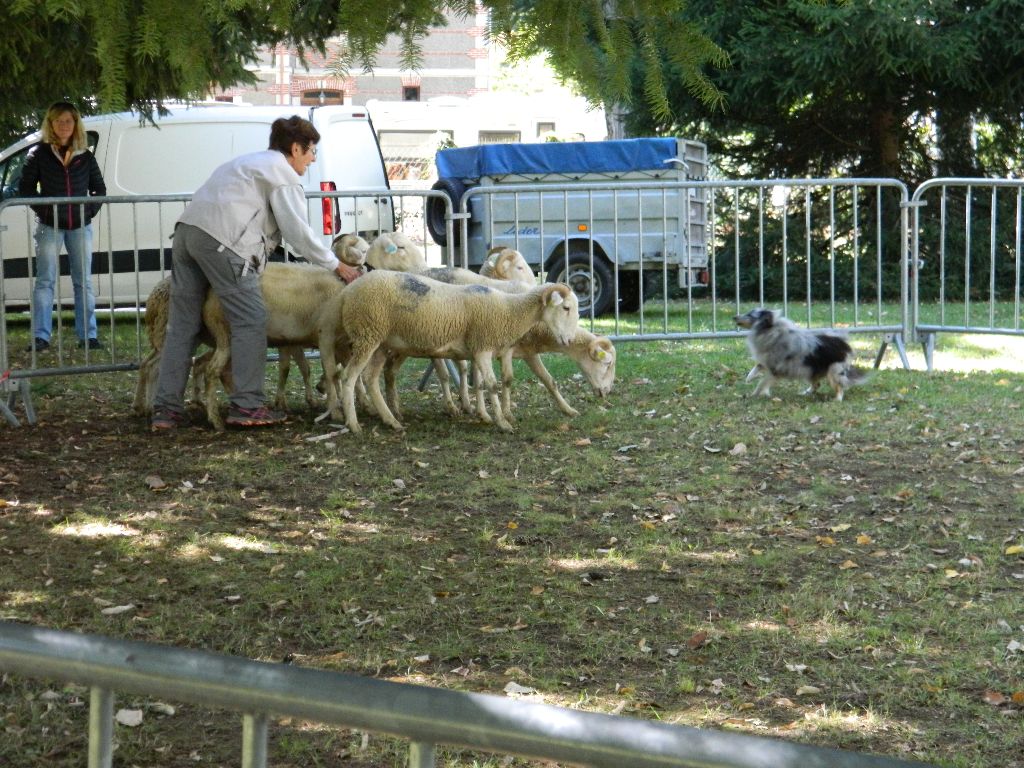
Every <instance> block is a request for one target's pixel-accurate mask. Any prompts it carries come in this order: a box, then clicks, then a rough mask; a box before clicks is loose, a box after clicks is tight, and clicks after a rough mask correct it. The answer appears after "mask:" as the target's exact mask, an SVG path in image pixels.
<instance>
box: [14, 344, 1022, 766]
mask: <svg viewBox="0 0 1024 768" xmlns="http://www.w3.org/2000/svg"><path fill="white" fill-rule="evenodd" d="M876 341H877V340H874V339H871V338H870V337H867V336H866V337H857V339H856V342H857V346H858V349H859V352H860V353H861V355H862V359H863V360H864V361H865V364H867V365H870V361H871V360H872V358H873V356H874V353H875V349H876V347H875V346H874V345H875V342H876ZM910 351H911V354H912V356H913V357H912V360H913V362H914V363H915V368H916V370H913V371H909V372H908V371H903V370H901V369H898V368H895V367H893V366H894V365H895V363H896V361H895V360H893V359H892V358H893V357H894V355H893V354H892V353H891V352H890V354H889V356H888V358H887V359H886V363H885V367H884V368H883V370H881V371H879V372H878V373H877V374H876V375H875V376H874V377H873V379H872V381H871V382H870V383H869V384H868V385H866V386H864V387H862V388H859V389H856V390H853V391H851V392H850V393H849V395H848V398H847V400H846V401H845V402H843V403H834V402H831V401H830V400H828V399H827V398H826V397H825V396H824V395H820V396H819V397H813V398H805V397H802V396H801V395H800V394H799V389H800V387H799V385H797V384H796V383H790V384H783V385H781V386H779V387H777V388H776V391H775V395H776V397H774V398H773V399H770V400H756V401H755V400H751V399H749V398H748V397H747V396H746V395H747V394H749V386H748V385H745V384H744V383H743V377H744V375H745V374H746V371H747V370H748V368H749V361H748V359H747V356H746V354H745V351H744V349H743V346H742V342H741V341H739V340H724V341H722V340H719V341H701V340H695V341H687V342H684V343H657V342H653V343H646V344H643V345H640V344H620V345H619V354H620V357H619V365H618V382H617V385H616V388H615V390H614V391H613V393H612V395H611V397H610V398H609V399H608V400H607V401H604V402H600V401H596V400H595V399H594V398H593V397H592V396H591V395H590V394H589V393H587V392H586V391H585V390H584V386H583V383H582V382H580V381H578V380H576V379H573V378H572V374H573V370H572V369H571V364H567V363H566V362H564V361H562V360H558V359H551V360H550V367H551V369H552V371H553V373H555V375H556V377H557V378H558V379H559V380H560V381H561V382H562V385H563V391H564V392H565V393H566V396H567V397H568V398H569V400H570V401H571V402H572V403H573V404H574V405H576V406H577V407H578V408H579V410H580V411H581V412H582V415H581V416H580V417H578V418H576V419H572V420H569V419H566V418H565V417H563V416H562V415H561V414H559V413H558V412H557V411H556V410H555V409H554V408H553V406H552V405H551V404H550V402H549V401H548V399H547V396H546V394H545V393H544V391H543V390H542V389H541V388H540V387H539V385H536V383H535V382H533V381H532V380H530V379H529V378H528V377H527V376H526V375H520V376H519V379H518V380H519V382H520V383H519V384H518V389H517V395H516V400H517V403H518V409H517V414H518V423H517V429H516V432H515V433H514V434H512V435H504V434H501V433H498V432H496V431H495V430H494V429H492V428H490V427H487V426H485V425H482V424H479V423H477V422H475V421H473V420H471V419H469V418H465V419H457V420H453V419H451V418H449V417H447V416H446V415H444V413H443V409H442V408H441V405H440V402H439V399H438V397H437V396H436V393H435V392H433V391H432V389H431V390H428V391H427V392H425V393H418V392H416V391H415V388H414V383H415V380H416V379H418V375H419V369H418V367H416V366H412V365H411V364H410V365H409V366H408V368H407V371H406V380H405V386H404V387H403V392H404V400H403V404H404V407H405V412H406V417H405V424H406V426H407V430H406V431H405V432H404V433H401V434H399V433H394V432H392V431H391V430H389V429H386V428H382V427H380V426H378V425H377V424H376V423H375V421H374V420H373V419H372V417H365V418H364V426H367V427H370V429H368V430H367V431H366V432H365V433H364V434H362V435H360V436H358V437H357V436H353V435H349V434H339V435H336V436H334V437H332V438H330V439H327V440H313V438H318V437H321V436H322V435H324V434H326V433H328V432H331V431H334V430H336V429H337V427H332V426H330V425H329V424H326V423H314V422H313V420H312V416H311V415H310V414H307V413H305V411H304V410H303V408H304V406H303V404H302V398H301V393H300V390H299V389H298V386H297V384H296V385H295V388H294V389H293V390H292V392H291V402H292V404H293V408H294V410H295V415H294V416H293V417H292V418H291V419H290V421H289V422H288V423H287V424H285V425H283V426H280V427H276V428H271V429H266V430H262V431H235V432H227V433H225V434H216V433H214V432H212V431H210V430H209V429H207V428H206V427H205V426H203V425H202V420H201V418H200V417H199V416H198V413H197V415H196V416H197V419H196V420H197V422H198V423H197V424H196V425H195V426H192V427H189V428H186V429H183V430H180V431H179V432H178V433H177V434H173V435H169V436H153V435H151V434H149V433H148V432H147V431H146V428H145V423H144V422H143V421H142V420H141V419H138V418H136V417H134V416H132V415H131V413H130V402H131V395H132V388H133V387H134V383H135V375H134V374H132V373H124V372H122V373H118V374H98V375H88V376H79V377H74V378H71V377H67V378H48V379H41V380H38V381H36V382H34V384H33V397H34V403H35V406H36V409H37V411H38V415H39V419H40V422H39V424H38V425H37V426H35V427H25V428H21V429H11V428H9V427H6V426H0V441H2V456H3V458H2V460H0V554H2V556H3V568H2V569H0V616H2V617H3V618H5V619H13V620H18V621H24V622H31V623H36V624H39V625H44V626H48V627H54V628H60V629H72V630H78V631H84V632H96V633H101V634H106V635H112V636H116V637H123V638H130V639H136V640H147V641H152V642H157V643H165V644H169V645H176V646H183V647H191V648H205V649H209V650H215V651H218V652H225V653H234V654H240V655H243V656H247V657H251V658H256V659H261V660H270V661H289V662H291V663H295V664H302V665H305V666H311V667H319V668H326V669H339V670H345V671H349V672H355V673H358V674H364V675H370V676H374V677H380V678H387V679H394V680H403V681H411V682H417V683H422V684H426V685H432V686H439V687H447V688H455V689H460V690H472V691H483V692H490V693H495V694H499V695H500V694H501V693H502V691H503V689H504V687H505V686H506V685H507V684H508V683H509V682H516V683H518V684H520V685H522V686H528V687H530V688H533V689H535V690H536V691H537V694H536V696H537V697H538V698H540V699H542V700H544V701H547V702H549V703H554V704H560V705H564V706H568V707H577V708H584V709H588V710H595V711H602V712H618V713H622V714H626V715H629V716H633V717H640V718H657V719H659V720H662V721H665V722H671V723H682V724H686V725H693V726H700V727H707V728H718V729H728V730H733V731H737V732H747V733H753V734H758V735H763V736H770V737H777V738H783V739H790V740H796V741H801V742H808V743H814V744H820V745H827V746H831V747H839V748H845V749H852V750H861V751H868V752H873V753H880V754H886V755H892V756H898V757H909V758H917V759H921V760H925V761H929V762H934V763H936V764H940V765H943V766H949V767H950V768H966V767H967V766H979V767H980V766H993V765H999V766H1017V767H1018V768H1019V767H1020V766H1022V765H1024V759H1022V758H1021V753H1020V733H1021V728H1022V723H1021V719H1022V713H1024V649H1022V648H1021V643H1024V608H1022V606H1024V602H1022V600H1021V597H1022V590H1024V555H1022V554H1021V552H1022V551H1024V549H1022V545H1024V515H1022V512H1024V458H1022V451H1024V418H1022V416H1024V414H1022V404H1024V373H1022V370H1024V355H1022V354H1021V350H1020V347H1019V346H1014V345H1008V344H1006V343H1005V340H996V339H992V338H990V337H982V338H979V337H971V338H970V339H967V338H956V337H943V338H942V339H941V341H940V344H939V349H938V352H937V354H936V367H937V368H938V369H939V370H940V372H937V373H932V374H928V373H925V372H923V370H922V368H923V365H922V364H921V358H920V355H919V354H918V351H917V350H910ZM123 605H131V606H132V608H131V609H129V610H126V611H124V612H122V613H117V614H114V615H109V614H105V613H104V612H103V609H104V608H107V607H111V606H123ZM85 698H86V697H85V692H84V691H83V690H82V689H80V688H76V687H74V686H65V685H62V684H60V683H57V682H45V681H43V682H39V681H32V680H26V679H23V678H16V677H10V676H5V677H2V678H0V712H2V717H3V724H2V728H3V738H2V739H0V764H4V765H12V766H42V765H46V766H71V765H81V764H82V763H83V760H84V758H83V755H84V744H85V738H86V723H87V714H86V710H87V707H86V706H84V704H83V702H84V701H85ZM157 703H158V702H156V701H155V700H150V699H143V698H139V697H120V698H119V699H118V702H117V707H131V708H141V709H142V710H143V712H144V713H145V714H144V719H143V722H142V724H141V725H140V726H138V727H136V728H128V727H124V726H118V729H117V734H116V735H117V741H118V750H117V753H116V756H115V763H116V764H117V765H121V766H134V765H138V766H156V765H159V766H186V765H188V766H194V765H235V764H237V762H238V743H239V730H240V721H239V720H238V719H237V718H236V717H235V716H233V715H230V714H227V713H223V712H212V711H208V710H202V709H198V708H195V707H193V706H190V705H188V704H187V703H181V702H169V703H171V704H173V705H174V710H173V714H167V713H168V712H170V711H171V710H168V709H164V708H161V707H157V706H154V705H155V704H157ZM271 735H272V744H271V761H272V764H273V765H275V766H337V765H344V766H398V765H404V760H405V755H404V746H403V745H402V743H401V742H396V741H394V740H392V739H390V738H386V737H382V736H375V735H371V736H369V737H366V736H365V735H364V734H360V733H352V732H348V731H342V730H337V729H329V728H325V727H322V726H318V725H315V724H310V723H303V722H296V721H275V722H274V723H273V725H272V727H271ZM439 762H440V763H441V764H442V765H450V766H470V765H475V766H488V767H489V766H499V765H506V764H509V763H508V761H506V760H505V759H504V758H502V757H500V756H498V757H492V756H487V755H482V754H472V753H467V752H463V751H459V750H444V751H442V753H441V756H440V760H439ZM511 764H514V765H525V764H526V763H524V762H522V761H518V760H516V761H513V762H512V763H511Z"/></svg>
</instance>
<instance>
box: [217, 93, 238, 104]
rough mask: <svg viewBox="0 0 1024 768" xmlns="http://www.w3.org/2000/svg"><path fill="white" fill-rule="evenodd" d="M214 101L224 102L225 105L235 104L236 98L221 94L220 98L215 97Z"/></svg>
mask: <svg viewBox="0 0 1024 768" xmlns="http://www.w3.org/2000/svg"><path fill="white" fill-rule="evenodd" d="M213 100H214V101H223V102H224V103H225V104H234V102H235V97H234V96H228V95H226V94H221V95H219V96H214V97H213Z"/></svg>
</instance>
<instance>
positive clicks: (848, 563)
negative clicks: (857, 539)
mask: <svg viewBox="0 0 1024 768" xmlns="http://www.w3.org/2000/svg"><path fill="white" fill-rule="evenodd" d="M851 568H860V566H859V565H857V564H856V563H855V562H853V560H844V561H843V562H841V563H840V564H839V570H841V571H848V570H850V569H851Z"/></svg>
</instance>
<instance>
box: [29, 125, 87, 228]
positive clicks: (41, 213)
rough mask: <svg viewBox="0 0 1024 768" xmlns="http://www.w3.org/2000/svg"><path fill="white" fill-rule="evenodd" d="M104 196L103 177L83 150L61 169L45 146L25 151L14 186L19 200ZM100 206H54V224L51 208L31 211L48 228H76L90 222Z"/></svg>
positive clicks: (62, 164) (55, 157) (45, 207)
mask: <svg viewBox="0 0 1024 768" xmlns="http://www.w3.org/2000/svg"><path fill="white" fill-rule="evenodd" d="M105 194H107V185H106V184H104V183H103V174H102V173H100V166H99V163H97V162H96V157H95V156H94V155H93V153H92V152H90V151H88V150H86V151H85V152H80V153H78V154H77V155H75V156H74V157H72V158H71V162H70V163H68V165H67V167H66V168H65V167H64V163H62V162H61V161H60V158H59V157H57V153H56V152H54V150H53V148H52V147H51V146H50V145H49V144H45V143H43V142H40V143H38V144H36V145H35V146H34V147H32V149H30V150H29V151H28V155H27V157H26V158H25V165H24V166H23V168H22V171H21V182H20V183H19V184H18V196H19V197H86V196H89V195H105ZM101 205H102V203H89V204H87V205H85V206H82V205H80V204H79V205H75V204H67V205H58V206H57V212H58V213H57V216H58V222H57V223H56V224H54V221H53V210H54V206H52V205H36V206H33V207H32V210H34V211H35V212H36V215H37V216H38V217H39V220H40V221H42V222H43V224H45V225H46V226H48V227H56V228H58V229H78V228H79V227H81V226H83V224H88V223H89V222H90V221H92V219H93V217H94V216H95V215H96V213H97V212H98V211H99V209H100V206H101ZM83 211H84V213H85V221H84V222H83V221H82V213H83Z"/></svg>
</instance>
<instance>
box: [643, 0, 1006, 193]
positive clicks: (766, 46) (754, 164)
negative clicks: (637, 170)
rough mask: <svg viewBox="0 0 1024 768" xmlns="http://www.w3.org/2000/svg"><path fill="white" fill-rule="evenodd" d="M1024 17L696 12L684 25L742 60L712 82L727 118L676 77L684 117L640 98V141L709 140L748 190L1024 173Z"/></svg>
mask: <svg viewBox="0 0 1024 768" xmlns="http://www.w3.org/2000/svg"><path fill="white" fill-rule="evenodd" d="M1021 18H1024V0H988V1H987V2H981V3H968V2H965V1H964V0H890V1H889V2H885V3H853V2H846V3H842V2H841V3H833V2H814V1H813V0H775V1H774V2H768V3H765V2H761V1H760V0H725V1H724V2H723V1H722V0H691V2H688V3H687V7H686V9H685V10H684V12H683V13H682V14H681V16H680V18H679V19H677V21H690V22H692V23H696V22H697V21H698V20H699V21H700V22H701V23H702V24H703V29H704V30H705V31H706V33H707V34H708V36H709V38H710V39H711V40H712V41H714V43H716V44H717V45H719V46H720V47H721V48H722V49H723V50H725V51H728V53H729V56H730V62H731V66H729V67H726V68H723V69H720V70H711V71H709V73H708V79H709V81H710V82H711V84H712V85H714V86H715V87H717V88H718V89H719V91H720V92H721V93H722V94H723V95H724V98H725V100H726V103H725V108H724V109H715V108H709V106H708V104H707V103H706V102H705V101H703V100H701V99H700V98H695V97H694V96H693V94H692V93H691V92H690V90H689V86H688V83H687V82H686V80H685V79H684V78H682V77H680V76H679V75H678V74H677V73H676V72H675V70H674V68H672V67H665V70H664V71H665V72H666V73H668V82H667V91H668V93H669V98H670V101H671V103H672V106H673V111H674V116H673V117H672V118H670V119H665V118H664V116H663V115H661V114H659V113H657V112H656V111H655V110H653V109H651V108H650V107H649V105H648V103H647V102H646V101H645V100H643V99H634V100H633V106H634V108H633V110H632V113H631V116H630V128H631V130H632V131H633V132H635V133H637V134H645V133H652V132H658V133H678V134H682V135H687V136H694V137H697V138H702V139H704V140H706V141H707V142H708V144H709V149H710V150H711V151H712V152H713V153H714V155H715V156H716V158H718V159H719V160H720V161H721V162H722V163H723V171H724V172H725V173H726V174H727V175H729V176H736V177H747V178H757V177H767V176H784V177H792V176H812V177H814V176H818V177H820V176H830V175H833V174H838V175H847V176H848V175H855V176H863V177H872V176H873V177H886V178H890V177H892V178H899V179H901V180H902V181H904V182H906V183H907V184H910V185H912V186H913V185H914V184H916V183H917V182H918V181H920V180H923V179H925V178H929V177H932V176H936V175H941V176H946V175H949V176H972V175H979V174H985V173H998V174H1000V175H1003V174H1005V173H1007V172H1011V171H1013V172H1017V173H1020V172H1021V171H1022V170H1024V158H1022V157H1021V141H1022V137H1024V134H1022V130H1021V126H1022V117H1024V35H1021V33H1020V19H1021ZM634 89H635V90H636V91H637V92H638V93H639V92H640V90H639V88H637V86H634ZM975 127H978V128H980V130H979V131H973V130H972V129H974V128H975Z"/></svg>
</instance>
